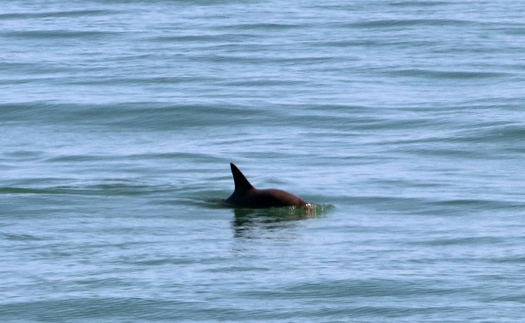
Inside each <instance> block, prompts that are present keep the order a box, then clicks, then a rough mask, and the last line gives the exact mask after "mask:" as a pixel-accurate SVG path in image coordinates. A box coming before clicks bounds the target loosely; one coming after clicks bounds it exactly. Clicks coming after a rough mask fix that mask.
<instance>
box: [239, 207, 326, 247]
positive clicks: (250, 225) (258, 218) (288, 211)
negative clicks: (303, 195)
mask: <svg viewBox="0 0 525 323" xmlns="http://www.w3.org/2000/svg"><path fill="white" fill-rule="evenodd" d="M326 208H327V206H319V205H312V207H310V208H307V209H306V208H301V207H293V206H292V207H280V208H269V209H247V208H234V209H233V214H234V218H233V221H232V229H233V231H234V236H235V237H236V238H250V239H253V238H256V237H259V238H260V237H263V236H266V237H268V233H269V232H272V231H276V230H280V229H289V228H293V227H296V226H297V225H298V223H299V221H300V220H308V219H315V218H321V217H324V212H325V209H326Z"/></svg>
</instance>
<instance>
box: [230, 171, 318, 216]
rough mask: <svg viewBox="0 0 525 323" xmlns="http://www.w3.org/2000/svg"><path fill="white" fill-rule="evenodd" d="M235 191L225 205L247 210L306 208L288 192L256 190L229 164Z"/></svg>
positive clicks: (303, 202)
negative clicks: (287, 207)
mask: <svg viewBox="0 0 525 323" xmlns="http://www.w3.org/2000/svg"><path fill="white" fill-rule="evenodd" d="M230 167H231V169H232V175H233V181H234V182H235V191H233V194H232V195H231V196H230V197H228V198H227V199H226V202H227V203H230V204H233V205H236V206H242V207H247V208H267V207H281V206H301V207H306V206H308V203H306V202H305V201H303V200H301V199H300V198H298V197H297V196H295V195H293V194H290V193H288V192H285V191H282V190H276V189H266V190H258V189H256V188H255V187H253V186H252V184H250V182H248V180H247V179H246V177H244V175H243V174H242V173H241V171H240V170H239V169H238V168H237V166H235V165H234V164H232V163H230Z"/></svg>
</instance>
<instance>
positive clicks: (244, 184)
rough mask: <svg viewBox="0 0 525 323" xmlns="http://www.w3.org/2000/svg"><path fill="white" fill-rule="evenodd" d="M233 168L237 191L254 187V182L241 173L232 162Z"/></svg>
mask: <svg viewBox="0 0 525 323" xmlns="http://www.w3.org/2000/svg"><path fill="white" fill-rule="evenodd" d="M230 167H231V169H232V175H233V181H234V182H235V191H236V192H245V191H247V190H250V189H252V188H253V186H252V184H250V182H248V180H247V179H246V177H244V175H243V174H242V173H241V171H240V170H239V169H238V168H237V166H235V165H234V164H233V163H230Z"/></svg>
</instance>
